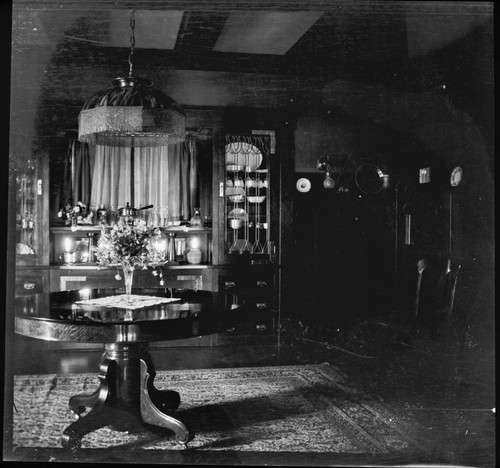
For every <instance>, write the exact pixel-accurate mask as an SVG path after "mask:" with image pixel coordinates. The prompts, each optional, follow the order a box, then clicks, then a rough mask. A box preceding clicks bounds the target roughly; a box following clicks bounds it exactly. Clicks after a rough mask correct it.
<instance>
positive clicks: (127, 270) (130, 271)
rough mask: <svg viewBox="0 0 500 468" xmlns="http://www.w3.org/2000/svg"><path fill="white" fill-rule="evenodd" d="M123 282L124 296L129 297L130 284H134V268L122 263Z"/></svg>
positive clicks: (130, 292) (130, 291)
mask: <svg viewBox="0 0 500 468" xmlns="http://www.w3.org/2000/svg"><path fill="white" fill-rule="evenodd" d="M122 268H123V281H124V283H125V294H126V295H127V296H130V295H131V294H132V283H133V282H134V267H133V266H131V265H129V264H127V263H123V264H122Z"/></svg>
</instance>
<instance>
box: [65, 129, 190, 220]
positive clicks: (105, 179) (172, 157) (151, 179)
mask: <svg viewBox="0 0 500 468" xmlns="http://www.w3.org/2000/svg"><path fill="white" fill-rule="evenodd" d="M195 143H196V142H195V137H194V136H191V135H188V136H187V139H186V141H185V142H182V143H179V144H175V145H168V146H159V147H136V148H133V149H131V148H128V147H114V146H101V145H96V146H95V147H94V148H93V149H94V151H90V158H89V167H92V178H91V190H90V205H91V206H92V205H94V206H98V205H103V206H104V207H105V208H107V209H111V210H114V209H117V208H119V207H122V206H125V204H126V203H127V202H130V203H131V204H133V206H134V207H135V208H140V207H142V206H147V205H153V207H154V209H155V210H168V217H169V218H170V219H172V220H189V218H190V217H191V213H192V212H193V208H194V207H195V206H198V203H199V201H198V197H199V195H198V182H197V181H198V163H197V151H196V144H195ZM77 164H78V163H77ZM75 185H76V184H75V183H74V186H75ZM132 195H133V196H132Z"/></svg>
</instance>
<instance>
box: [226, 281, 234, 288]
mask: <svg viewBox="0 0 500 468" xmlns="http://www.w3.org/2000/svg"><path fill="white" fill-rule="evenodd" d="M224 286H225V287H226V288H234V287H235V286H236V283H235V282H234V281H226V282H225V283H224Z"/></svg>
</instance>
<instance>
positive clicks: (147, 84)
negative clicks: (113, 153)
mask: <svg viewBox="0 0 500 468" xmlns="http://www.w3.org/2000/svg"><path fill="white" fill-rule="evenodd" d="M112 84H113V88H108V89H105V90H103V91H100V92H98V93H96V94H95V95H94V96H92V97H91V98H90V99H88V100H87V102H86V103H85V104H84V106H83V108H82V110H81V111H80V115H79V116H78V139H79V140H80V141H82V142H86V143H90V144H96V145H108V146H164V145H170V144H174V143H180V142H182V141H184V139H185V133H186V116H185V114H184V111H183V110H182V108H181V107H180V106H179V104H177V103H176V102H175V101H174V100H173V99H172V98H170V97H169V96H167V95H165V94H163V93H162V92H161V91H159V90H157V89H155V88H153V87H152V82H151V81H149V80H144V79H140V78H135V77H132V76H129V77H125V78H123V77H122V78H116V79H114V80H113V81H112Z"/></svg>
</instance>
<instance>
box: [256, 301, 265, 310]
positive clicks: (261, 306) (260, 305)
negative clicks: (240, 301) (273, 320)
mask: <svg viewBox="0 0 500 468" xmlns="http://www.w3.org/2000/svg"><path fill="white" fill-rule="evenodd" d="M255 305H256V306H257V309H267V304H266V303H265V302H257V304H255Z"/></svg>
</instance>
